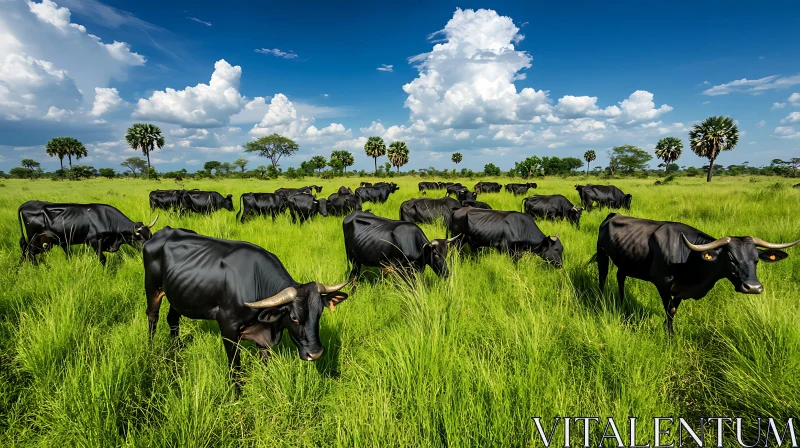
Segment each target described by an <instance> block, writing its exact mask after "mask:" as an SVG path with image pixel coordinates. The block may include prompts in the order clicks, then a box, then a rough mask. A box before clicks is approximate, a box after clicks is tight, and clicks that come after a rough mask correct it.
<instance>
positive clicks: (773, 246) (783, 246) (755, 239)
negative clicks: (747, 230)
mask: <svg viewBox="0 0 800 448" xmlns="http://www.w3.org/2000/svg"><path fill="white" fill-rule="evenodd" d="M750 238H752V239H753V242H754V243H755V245H756V246H758V247H763V248H764V249H786V248H787V247H792V246H796V245H798V244H800V240H797V241H795V242H793V243H783V244H779V243H768V242H766V241H764V240H762V239H761V238H758V237H755V236H751V237H750Z"/></svg>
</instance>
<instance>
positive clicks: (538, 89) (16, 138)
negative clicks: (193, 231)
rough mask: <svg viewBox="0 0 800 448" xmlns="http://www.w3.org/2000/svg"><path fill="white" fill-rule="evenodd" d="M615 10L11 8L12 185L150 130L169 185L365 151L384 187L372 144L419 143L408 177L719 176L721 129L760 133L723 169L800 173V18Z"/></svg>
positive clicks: (779, 10)
mask: <svg viewBox="0 0 800 448" xmlns="http://www.w3.org/2000/svg"><path fill="white" fill-rule="evenodd" d="M607 3H609V2H604V3H601V2H559V3H558V4H556V3H553V2H547V3H545V2H484V3H478V2H466V3H465V2H461V3H448V2H414V3H408V2H403V3H397V4H390V3H389V2H378V3H376V2H362V3H359V2H347V3H346V4H342V3H337V2H310V3H307V2H286V4H278V3H275V4H271V3H267V2H231V3H230V4H225V5H221V4H220V3H219V2H203V1H192V2H188V1H169V2H164V1H160V2H155V1H138V2H129V1H107V2H99V1H97V0H55V1H51V0H44V1H39V0H36V1H27V0H0V169H2V170H6V171H7V170H8V169H10V168H11V167H14V166H18V165H19V161H20V160H21V159H23V158H33V159H36V160H39V161H40V162H42V163H43V165H44V166H45V167H46V168H48V169H53V168H55V167H57V165H58V160H56V159H52V158H49V157H47V156H46V155H45V154H44V149H43V146H44V144H45V143H46V142H47V140H49V139H50V138H52V137H56V136H60V135H71V136H75V137H77V138H79V139H81V140H82V141H83V142H84V143H85V144H86V146H87V148H88V150H89V154H90V156H89V157H88V158H87V159H86V160H82V161H81V163H85V164H89V165H92V166H94V167H96V168H100V167H114V168H117V167H118V166H119V163H120V162H121V161H122V160H124V159H125V158H126V157H131V156H135V155H137V154H136V153H135V152H134V151H133V150H131V149H130V148H127V147H126V145H125V143H124V140H123V136H124V132H125V129H126V128H127V127H128V126H129V125H130V124H131V123H133V122H138V121H147V122H153V123H156V124H158V125H159V126H161V128H162V130H163V131H164V134H165V136H166V139H167V147H165V148H163V149H162V150H159V151H156V152H154V153H153V155H152V157H153V160H154V165H155V166H156V168H157V169H159V170H161V171H165V170H173V169H179V168H184V167H185V168H187V169H189V170H191V171H194V170H196V169H199V168H200V167H201V166H202V164H203V163H204V162H205V161H207V160H221V161H232V160H234V159H235V158H238V157H241V156H243V153H242V149H241V145H242V144H243V143H245V142H247V141H249V140H252V139H254V138H257V137H258V136H261V135H265V134H269V133H273V132H278V133H281V134H284V135H288V136H290V137H291V138H293V139H295V140H296V141H297V142H298V143H299V144H300V147H301V151H300V152H299V153H298V154H297V155H296V156H294V157H292V158H290V159H287V160H285V161H282V166H284V167H289V166H297V165H299V163H300V162H301V161H302V160H306V159H308V158H310V157H311V156H312V155H317V154H322V155H325V156H328V155H329V154H330V152H331V150H333V149H348V150H351V151H353V153H354V155H355V157H356V168H358V169H360V168H364V169H369V168H370V167H371V166H372V161H371V159H369V158H367V157H366V155H364V152H363V144H364V141H365V140H366V137H368V136H370V135H380V136H382V137H383V138H384V139H385V140H386V142H387V144H388V143H389V142H390V141H392V140H403V141H406V143H407V144H408V146H409V147H410V149H411V162H410V163H409V165H407V166H406V167H404V169H413V168H422V167H427V166H430V165H434V166H437V167H444V166H447V167H450V166H452V163H451V162H449V158H450V154H451V153H452V152H454V151H460V152H461V153H462V154H463V155H464V162H462V164H461V165H459V167H468V168H472V169H476V170H477V169H481V168H482V167H483V165H484V164H486V163H489V162H492V163H495V164H497V165H499V166H500V167H501V168H503V169H508V168H510V167H512V166H513V162H514V161H518V160H521V159H523V158H525V157H528V156H531V155H540V156H543V155H558V156H575V157H580V156H581V155H582V154H583V152H585V151H586V150H587V149H593V150H595V151H596V152H597V154H598V162H599V163H600V164H602V163H604V162H605V161H606V158H605V152H606V151H607V150H608V149H609V148H611V147H613V146H616V145H618V144H635V145H639V146H641V147H642V148H644V149H646V150H648V151H652V149H653V146H654V145H655V143H656V142H657V141H658V139H659V138H662V137H664V136H668V135H672V136H677V137H680V138H681V139H683V140H684V144H685V145H686V146H687V148H685V151H684V156H683V157H682V158H681V159H680V160H679V162H678V163H679V164H680V165H685V166H688V165H694V166H701V165H702V164H703V160H702V159H699V158H697V157H696V156H694V155H693V154H692V153H691V152H690V151H689V150H688V142H687V141H686V136H687V133H688V130H689V128H690V127H691V126H692V124H694V123H696V122H698V121H699V120H702V119H703V118H705V117H707V116H710V115H729V116H732V117H733V118H735V119H736V120H737V121H738V123H739V127H740V130H741V131H742V136H741V138H740V143H739V145H738V147H737V148H736V149H734V150H733V151H732V152H729V153H725V154H724V155H723V156H722V157H720V159H719V162H720V163H722V164H723V165H727V164H732V163H740V162H743V161H749V162H750V163H751V164H754V165H760V164H768V163H769V161H770V160H771V159H773V158H790V157H800V93H798V92H800V58H798V57H797V54H798V42H800V31H798V29H797V27H796V22H797V17H798V16H800V4H797V3H796V2H779V3H769V2H767V3H758V4H753V3H751V2H739V3H731V2H727V3H724V4H723V3H720V2H708V3H705V4H704V5H699V6H698V5H697V4H696V2H669V4H668V5H667V4H664V5H655V4H654V5H650V4H645V3H642V2H613V4H607ZM247 157H248V158H250V159H251V160H252V162H251V164H252V166H256V165H259V164H266V161H263V160H259V159H258V158H257V157H253V156H252V155H247Z"/></svg>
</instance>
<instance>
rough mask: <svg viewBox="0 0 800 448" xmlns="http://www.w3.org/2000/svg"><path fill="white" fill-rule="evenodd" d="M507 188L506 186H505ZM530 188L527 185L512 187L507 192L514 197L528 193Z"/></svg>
mask: <svg viewBox="0 0 800 448" xmlns="http://www.w3.org/2000/svg"><path fill="white" fill-rule="evenodd" d="M506 187H508V185H506ZM530 188H531V187H529V186H527V185H512V186H511V187H510V188H509V189H508V191H510V192H511V193H512V194H513V195H514V196H521V195H524V194H526V193H528V190H530Z"/></svg>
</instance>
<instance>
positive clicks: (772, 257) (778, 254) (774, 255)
mask: <svg viewBox="0 0 800 448" xmlns="http://www.w3.org/2000/svg"><path fill="white" fill-rule="evenodd" d="M758 258H759V259H761V260H762V261H765V262H767V263H774V262H776V261H781V260H783V259H786V258H789V254H787V253H786V252H784V251H782V250H778V249H766V250H759V251H758Z"/></svg>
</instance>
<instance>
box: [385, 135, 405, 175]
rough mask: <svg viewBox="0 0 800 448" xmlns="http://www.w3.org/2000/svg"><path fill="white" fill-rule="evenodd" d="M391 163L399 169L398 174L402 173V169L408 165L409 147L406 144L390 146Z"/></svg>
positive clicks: (394, 143)
mask: <svg viewBox="0 0 800 448" xmlns="http://www.w3.org/2000/svg"><path fill="white" fill-rule="evenodd" d="M387 154H388V155H389V161H390V162H392V165H394V166H396V167H397V172H398V173H399V172H400V167H401V166H403V165H405V164H406V163H408V146H407V145H406V142H392V143H391V144H389V151H388V153H387Z"/></svg>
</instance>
